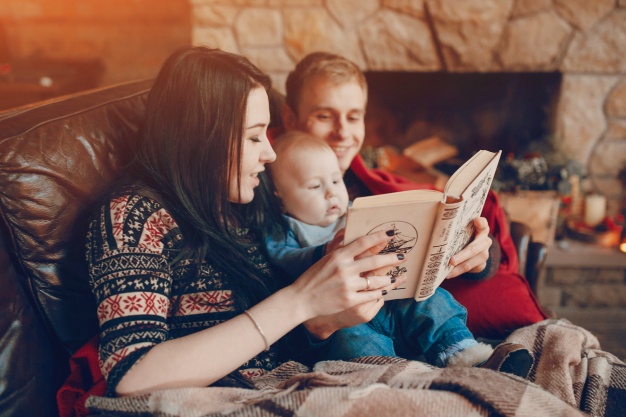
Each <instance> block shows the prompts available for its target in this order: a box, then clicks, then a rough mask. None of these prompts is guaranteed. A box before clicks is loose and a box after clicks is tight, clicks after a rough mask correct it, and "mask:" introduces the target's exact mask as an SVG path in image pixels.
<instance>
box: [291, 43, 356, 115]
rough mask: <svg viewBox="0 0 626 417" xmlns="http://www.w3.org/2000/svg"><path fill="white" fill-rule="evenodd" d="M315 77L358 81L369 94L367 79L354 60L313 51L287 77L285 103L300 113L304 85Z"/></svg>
mask: <svg viewBox="0 0 626 417" xmlns="http://www.w3.org/2000/svg"><path fill="white" fill-rule="evenodd" d="M314 78H321V79H326V80H330V81H332V82H334V83H337V84H340V83H344V82H349V81H356V82H357V83H358V84H359V85H360V86H361V88H362V89H363V91H364V92H365V95H366V96H367V80H366V79H365V75H364V74H363V72H362V71H361V69H360V68H359V67H358V66H357V65H356V64H355V63H354V62H352V61H350V60H349V59H347V58H344V57H342V56H340V55H336V54H331V53H328V52H313V53H310V54H309V55H307V56H305V57H304V58H302V60H301V61H300V62H299V63H298V65H296V67H295V68H294V70H293V71H291V72H290V73H289V76H288V77H287V83H286V86H285V89H286V93H287V96H286V97H285V103H286V104H287V105H288V106H289V107H290V108H291V110H292V111H293V112H294V114H298V103H299V102H300V98H301V96H302V90H303V88H304V86H305V85H306V84H307V83H308V82H309V81H311V80H312V79H314Z"/></svg>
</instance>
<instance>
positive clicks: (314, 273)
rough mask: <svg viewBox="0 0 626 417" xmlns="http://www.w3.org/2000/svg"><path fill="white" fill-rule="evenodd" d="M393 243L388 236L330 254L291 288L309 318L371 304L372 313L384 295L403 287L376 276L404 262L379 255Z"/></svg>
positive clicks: (373, 237) (370, 238) (362, 239)
mask: <svg viewBox="0 0 626 417" xmlns="http://www.w3.org/2000/svg"><path fill="white" fill-rule="evenodd" d="M389 239H390V237H389V236H387V235H386V234H385V233H384V232H377V233H373V234H371V235H367V236H363V237H360V238H359V239H357V240H355V241H354V242H352V243H350V244H348V245H345V246H342V247H339V248H337V249H335V250H333V251H332V252H331V253H328V254H327V255H326V256H324V257H323V258H322V259H321V260H320V261H318V262H317V263H315V264H314V265H313V266H312V267H311V268H309V269H308V270H307V271H306V272H305V273H304V274H302V276H301V277H300V278H298V280H296V282H294V283H293V284H292V285H291V286H292V287H293V289H294V290H295V291H296V294H297V296H298V297H302V299H303V302H304V303H305V305H304V306H303V307H304V308H306V309H307V310H308V315H309V318H316V317H318V316H329V315H333V314H336V313H340V312H343V311H345V310H349V309H352V308H355V307H356V309H357V310H361V309H364V308H363V307H360V308H359V307H357V306H360V305H368V304H369V305H370V307H369V308H365V309H366V310H371V309H372V308H374V307H373V306H375V305H376V304H377V303H378V300H379V299H381V297H382V296H383V295H384V294H383V292H385V291H389V290H391V289H392V288H395V287H396V286H397V285H399V284H400V283H401V282H402V281H401V280H398V281H396V282H395V283H392V282H391V278H390V277H389V276H386V275H382V276H380V275H375V272H379V271H384V270H386V269H389V268H391V267H392V266H395V265H398V264H401V263H402V262H403V261H402V260H400V259H398V256H397V255H396V254H393V253H390V254H385V255H378V252H380V250H381V249H382V248H384V247H385V245H386V244H387V242H388V241H389ZM376 311H377V310H376ZM361 314H362V313H361ZM374 314H375V313H374ZM355 324H356V323H355Z"/></svg>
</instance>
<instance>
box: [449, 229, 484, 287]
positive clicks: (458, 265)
mask: <svg viewBox="0 0 626 417" xmlns="http://www.w3.org/2000/svg"><path fill="white" fill-rule="evenodd" d="M474 226H475V228H476V231H475V233H474V239H473V240H472V241H471V242H470V244H469V245H467V246H466V247H465V248H464V249H463V250H462V251H460V252H459V253H457V254H456V255H454V256H453V257H452V258H451V259H450V264H451V265H453V266H454V268H452V270H451V271H450V273H449V274H448V276H447V277H446V278H455V277H458V276H459V275H461V274H464V273H466V272H481V271H482V270H483V269H485V267H486V266H487V259H489V247H490V246H491V243H492V242H491V238H490V237H489V224H488V223H487V219H485V218H484V217H478V218H476V219H474Z"/></svg>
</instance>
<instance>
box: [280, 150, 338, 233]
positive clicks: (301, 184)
mask: <svg viewBox="0 0 626 417" xmlns="http://www.w3.org/2000/svg"><path fill="white" fill-rule="evenodd" d="M281 157H282V158H284V159H283V160H282V161H277V162H278V165H277V166H275V167H273V170H272V178H273V179H274V184H275V186H276V191H277V193H278V197H279V198H280V199H281V200H282V202H283V206H284V209H285V212H286V213H287V214H289V215H290V216H292V217H295V218H296V219H298V220H300V221H302V222H304V223H307V224H312V225H317V226H328V225H329V224H331V223H333V222H334V221H335V220H337V219H338V218H339V217H341V216H343V215H344V214H345V212H346V210H347V208H348V190H347V189H346V185H345V184H344V182H343V174H342V172H341V169H340V168H339V162H338V161H337V157H336V156H335V154H334V153H333V152H332V151H331V150H330V149H328V150H322V149H319V150H313V151H312V150H307V151H300V150H295V149H293V148H292V149H291V152H289V153H288V154H286V155H281Z"/></svg>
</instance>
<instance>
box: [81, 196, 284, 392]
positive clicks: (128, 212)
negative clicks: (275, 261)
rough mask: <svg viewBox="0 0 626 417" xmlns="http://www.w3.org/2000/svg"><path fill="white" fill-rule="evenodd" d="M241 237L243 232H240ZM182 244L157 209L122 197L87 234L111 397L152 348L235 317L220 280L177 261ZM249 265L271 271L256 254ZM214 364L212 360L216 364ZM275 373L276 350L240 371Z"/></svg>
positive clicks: (206, 268) (253, 251) (254, 249)
mask: <svg viewBox="0 0 626 417" xmlns="http://www.w3.org/2000/svg"><path fill="white" fill-rule="evenodd" d="M237 232H238V234H239V235H240V236H242V237H245V236H246V235H247V234H248V231H247V230H239V231H237ZM183 246H184V237H183V235H182V233H181V230H180V228H179V227H178V225H177V224H176V222H175V221H174V220H173V219H172V217H171V216H170V214H169V213H168V212H167V211H166V210H165V209H164V208H163V207H162V206H161V205H160V204H159V203H157V202H156V201H154V200H151V199H149V198H146V197H143V196H140V195H125V196H121V197H118V198H115V199H112V200H111V201H110V203H109V204H105V205H104V206H103V207H102V208H101V209H100V212H99V214H98V217H97V218H95V219H94V220H93V221H92V222H91V225H90V228H89V231H88V234H87V261H88V265H89V276H90V285H91V288H92V291H93V293H94V295H95V298H96V302H97V306H98V307H97V315H98V320H99V322H100V335H101V341H100V369H101V370H102V373H103V375H104V376H105V378H106V379H107V386H108V390H109V392H110V393H112V392H114V389H115V387H116V386H117V384H118V382H119V381H120V380H121V378H122V377H123V376H124V375H125V374H126V372H128V370H129V369H130V368H131V367H132V366H133V365H134V364H135V363H136V362H137V361H139V360H140V359H141V357H143V356H144V355H145V354H146V353H147V352H148V351H149V350H150V349H151V348H152V347H154V346H156V345H157V344H159V343H162V342H164V341H166V340H170V339H174V338H178V337H182V336H185V335H188V334H191V333H195V332H197V331H200V330H202V329H206V328H209V327H212V326H215V325H217V324H219V323H222V322H224V321H226V320H228V319H230V318H232V317H234V316H236V315H237V314H239V313H241V312H238V311H235V309H234V306H233V303H232V291H231V289H230V288H228V287H227V285H226V283H225V282H224V278H223V273H222V272H221V271H218V270H216V268H213V267H212V266H211V265H208V264H207V263H206V262H203V263H202V265H201V266H200V273H198V267H197V263H196V262H194V261H193V260H191V259H177V256H178V254H179V251H180V249H181V248H182V247H183ZM249 253H250V257H251V259H253V260H254V262H255V265H257V267H258V268H259V272H260V274H262V275H263V276H266V277H269V276H271V270H270V267H269V264H268V262H267V260H266V258H265V256H264V255H263V254H262V252H261V251H260V250H259V248H258V246H251V247H250V249H249ZM216 360H217V358H216ZM277 365H278V361H277V353H276V350H275V349H271V350H270V351H268V352H261V353H260V354H259V355H257V356H256V357H255V358H253V359H252V360H250V361H248V362H247V363H245V364H243V365H242V366H241V367H240V368H239V369H238V370H239V372H240V373H241V375H242V376H244V377H248V378H249V377H254V376H259V375H263V374H264V373H266V372H267V371H269V370H271V369H274V368H275V367H276V366H277Z"/></svg>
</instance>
